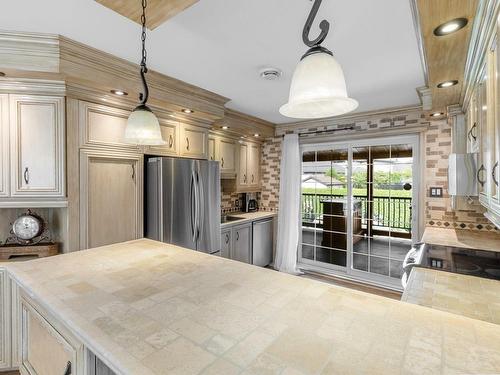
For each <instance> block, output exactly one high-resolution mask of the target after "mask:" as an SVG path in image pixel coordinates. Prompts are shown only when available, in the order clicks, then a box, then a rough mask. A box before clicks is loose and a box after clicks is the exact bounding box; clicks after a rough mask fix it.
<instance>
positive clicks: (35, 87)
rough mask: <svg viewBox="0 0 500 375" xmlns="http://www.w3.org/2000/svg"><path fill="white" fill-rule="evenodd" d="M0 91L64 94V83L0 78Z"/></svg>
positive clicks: (49, 94) (9, 92) (51, 94)
mask: <svg viewBox="0 0 500 375" xmlns="http://www.w3.org/2000/svg"><path fill="white" fill-rule="evenodd" d="M0 93H5V94H19V95H23V94H24V95H26V94H30V95H46V96H65V95H66V83H65V82H64V81H53V80H47V79H32V78H9V77H4V78H0Z"/></svg>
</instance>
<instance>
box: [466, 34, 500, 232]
mask: <svg viewBox="0 0 500 375" xmlns="http://www.w3.org/2000/svg"><path fill="white" fill-rule="evenodd" d="M498 43H499V42H498V38H496V37H495V38H494V41H493V42H492V44H491V46H490V48H489V49H488V50H487V55H486V56H485V59H484V60H485V62H484V66H483V69H482V71H481V74H480V76H479V80H478V82H477V84H476V86H475V88H474V91H473V94H472V97H471V100H470V102H469V106H468V109H467V121H468V133H467V151H468V152H475V153H477V154H478V163H477V174H476V178H477V181H478V186H479V201H480V202H481V204H482V205H483V206H484V207H485V208H486V210H487V211H486V213H485V216H486V217H487V218H488V219H489V220H490V221H491V222H493V223H494V224H495V225H496V226H497V227H500V199H499V197H500V187H499V183H498V179H499V174H500V171H499V161H500V81H499V74H500V58H499V57H498V49H499V46H498Z"/></svg>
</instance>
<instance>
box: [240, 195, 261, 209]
mask: <svg viewBox="0 0 500 375" xmlns="http://www.w3.org/2000/svg"><path fill="white" fill-rule="evenodd" d="M241 207H242V211H243V212H254V211H257V210H258V209H259V207H258V206H257V193H243V198H242V205H241Z"/></svg>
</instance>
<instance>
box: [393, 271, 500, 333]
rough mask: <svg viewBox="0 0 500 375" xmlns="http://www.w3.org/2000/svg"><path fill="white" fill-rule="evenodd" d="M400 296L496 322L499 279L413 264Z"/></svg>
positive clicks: (499, 302)
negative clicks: (414, 265)
mask: <svg viewBox="0 0 500 375" xmlns="http://www.w3.org/2000/svg"><path fill="white" fill-rule="evenodd" d="M401 300H402V301H405V302H409V303H415V304H418V305H421V306H427V307H432V308H433V309H439V310H443V311H448V312H451V313H454V314H459V315H464V316H468V317H470V318H474V319H480V320H484V321H487V322H491V323H495V324H500V281H499V280H491V279H484V278H480V277H475V276H469V275H461V274H456V273H450V272H444V271H439V270H431V269H427V268H420V267H413V269H412V271H411V274H410V278H409V280H408V285H407V287H406V289H405V291H404V293H403V296H402V298H401ZM498 339H499V340H500V337H499V338H498Z"/></svg>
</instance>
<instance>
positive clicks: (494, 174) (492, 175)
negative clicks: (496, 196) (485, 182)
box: [491, 161, 498, 186]
mask: <svg viewBox="0 0 500 375" xmlns="http://www.w3.org/2000/svg"><path fill="white" fill-rule="evenodd" d="M497 168H498V161H497V162H496V163H495V165H494V166H493V170H492V171H491V177H493V182H494V183H495V185H496V186H498V180H497V173H496V170H497Z"/></svg>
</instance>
